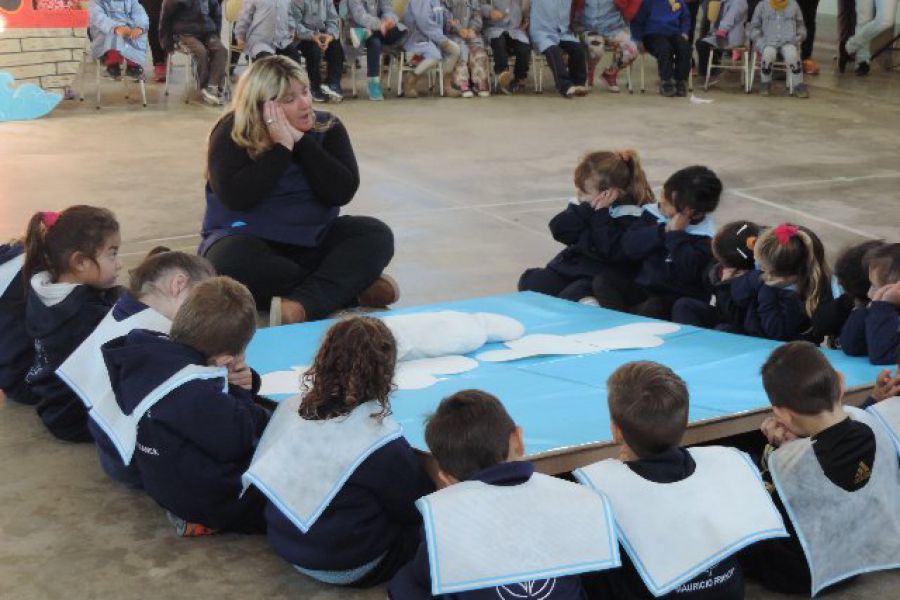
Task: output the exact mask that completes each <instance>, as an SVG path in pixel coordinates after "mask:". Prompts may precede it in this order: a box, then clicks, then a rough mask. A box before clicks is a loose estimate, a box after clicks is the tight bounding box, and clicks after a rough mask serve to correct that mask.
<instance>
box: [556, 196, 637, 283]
mask: <svg viewBox="0 0 900 600" xmlns="http://www.w3.org/2000/svg"><path fill="white" fill-rule="evenodd" d="M629 202H630V201H629V200H626V201H623V202H615V203H614V204H613V205H611V206H610V207H609V208H602V209H600V210H594V209H593V208H591V205H590V204H588V203H586V202H579V203H578V204H571V203H570V204H569V205H568V206H567V207H566V209H565V210H564V211H562V212H561V213H559V214H558V215H556V216H555V217H553V219H551V220H550V233H551V234H552V235H553V239H555V240H556V241H557V242H561V243H563V244H566V246H567V247H566V249H565V250H563V251H562V252H560V253H559V254H557V255H556V257H554V258H553V260H551V261H550V262H549V263H548V264H547V268H548V269H552V270H553V271H556V272H557V273H560V274H561V275H565V276H567V277H592V276H594V275H597V274H598V273H599V272H600V270H601V269H602V268H603V267H611V266H612V267H620V268H621V270H622V271H623V273H624V274H626V275H629V276H631V275H633V274H634V273H635V272H636V270H637V264H635V263H634V262H633V261H631V260H630V259H629V258H628V257H627V256H626V255H625V252H624V251H623V250H622V235H623V234H624V233H625V231H626V230H627V229H628V228H629V227H631V226H632V225H633V224H634V223H635V222H637V220H638V217H637V216H633V215H628V214H625V215H621V216H617V217H614V216H613V215H615V214H616V209H618V208H619V207H622V206H630V204H629ZM634 208H637V207H634ZM610 210H612V214H611V213H610Z"/></svg>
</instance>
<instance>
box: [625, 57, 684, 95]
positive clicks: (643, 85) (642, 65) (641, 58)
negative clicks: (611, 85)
mask: <svg viewBox="0 0 900 600" xmlns="http://www.w3.org/2000/svg"><path fill="white" fill-rule="evenodd" d="M647 54H649V53H648V52H647V51H645V50H641V52H640V53H639V54H638V63H639V67H640V70H641V93H642V94H643V93H644V92H646V91H647V87H646V85H645V79H644V62H645V61H644V57H645V56H646V55H647ZM650 56H652V54H651V55H650ZM654 60H655V59H654ZM693 91H694V71H693V69H691V70H690V71H688V92H690V93H693Z"/></svg>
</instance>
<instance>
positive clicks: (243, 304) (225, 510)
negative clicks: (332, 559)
mask: <svg viewBox="0 0 900 600" xmlns="http://www.w3.org/2000/svg"><path fill="white" fill-rule="evenodd" d="M170 283H173V284H174V283H175V282H174V281H172V280H170ZM255 331H256V305H255V304H254V302H253V297H252V296H251V294H250V292H249V291H248V290H247V288H246V287H245V286H243V285H242V284H240V283H238V282H236V281H234V280H233V279H229V278H228V277H212V278H209V279H206V280H205V281H201V282H200V283H197V284H196V285H195V286H193V288H192V289H191V290H190V291H189V292H188V293H187V297H186V298H184V300H183V301H182V303H181V306H180V307H179V308H178V311H177V312H176V313H175V317H174V319H173V320H172V326H171V331H170V334H169V335H168V336H166V335H165V334H163V333H159V332H158V331H150V330H146V329H134V330H133V331H130V332H129V333H128V334H127V335H125V336H124V337H122V338H118V339H116V340H113V341H112V342H110V343H108V344H106V345H105V346H104V347H103V357H104V359H105V361H106V364H107V365H108V366H109V374H110V380H111V383H112V388H113V389H114V390H115V393H116V399H117V401H118V402H119V403H120V405H121V408H122V412H124V413H125V414H128V415H129V423H130V427H131V428H132V431H131V437H130V439H129V440H128V442H129V443H128V444H126V445H124V448H123V449H122V450H124V451H125V452H124V456H126V457H130V456H131V453H132V452H133V453H134V461H135V463H136V464H137V469H138V471H139V472H140V482H141V484H142V485H143V488H144V490H145V491H146V492H147V494H148V495H149V496H150V497H151V498H153V499H154V500H155V501H156V502H157V504H159V505H160V506H162V507H163V508H164V509H166V511H168V516H169V520H170V521H171V522H172V523H173V525H174V526H175V531H176V533H177V534H178V535H181V536H185V537H190V536H196V535H205V534H208V533H211V532H213V531H217V530H226V531H238V532H243V533H259V532H263V531H265V521H264V519H263V508H264V506H265V499H264V498H263V497H262V496H260V495H258V494H255V493H249V494H244V495H243V496H241V495H240V492H241V482H240V478H241V474H242V473H243V472H244V471H245V470H246V468H247V467H248V466H249V464H250V458H251V457H252V455H253V451H254V450H255V449H256V444H257V442H258V441H259V438H260V436H261V435H262V432H263V429H264V428H265V426H266V423H267V422H268V420H269V413H268V412H267V411H266V410H265V409H263V408H261V407H259V406H257V405H256V404H255V403H254V399H253V393H254V391H255V390H254V384H256V385H257V386H258V382H259V379H258V377H253V376H252V374H251V373H249V372H246V375H247V376H246V377H241V378H239V379H238V380H235V379H234V378H233V377H230V374H232V373H237V372H239V371H243V370H244V369H246V365H245V362H244V351H245V349H246V347H247V344H248V343H249V342H250V339H251V338H252V337H253V334H254V332H255Z"/></svg>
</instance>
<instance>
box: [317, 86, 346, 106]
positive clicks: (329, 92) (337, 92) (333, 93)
mask: <svg viewBox="0 0 900 600" xmlns="http://www.w3.org/2000/svg"><path fill="white" fill-rule="evenodd" d="M322 93H323V94H325V95H326V96H328V99H329V100H331V101H332V102H340V101H341V100H343V99H344V95H343V94H342V93H341V86H339V85H335V84H333V83H332V84H328V83H323V84H322Z"/></svg>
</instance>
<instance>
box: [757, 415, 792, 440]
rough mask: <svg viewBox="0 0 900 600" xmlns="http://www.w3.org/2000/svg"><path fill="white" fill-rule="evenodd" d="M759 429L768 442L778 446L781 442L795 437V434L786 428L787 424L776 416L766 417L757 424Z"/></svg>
mask: <svg viewBox="0 0 900 600" xmlns="http://www.w3.org/2000/svg"><path fill="white" fill-rule="evenodd" d="M759 430H760V431H761V432H762V434H763V435H764V436H765V437H766V439H767V440H768V441H769V443H770V444H771V445H772V446H774V447H776V448H778V447H780V446H781V445H782V444H786V443H787V442H790V441H793V440H796V439H797V435H796V434H795V433H794V432H793V431H791V430H790V429H788V427H787V425H785V424H784V423H782V422H781V421H779V420H778V419H777V418H776V417H774V416H772V417H766V419H765V420H764V421H763V422H762V425H760V426H759Z"/></svg>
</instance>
